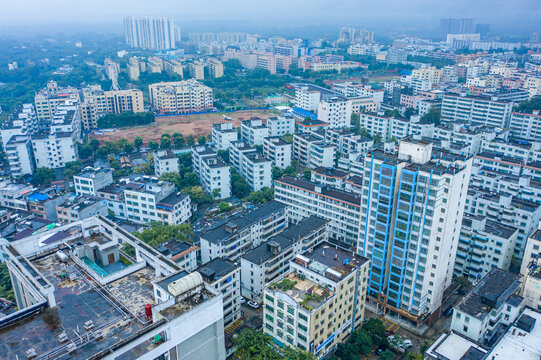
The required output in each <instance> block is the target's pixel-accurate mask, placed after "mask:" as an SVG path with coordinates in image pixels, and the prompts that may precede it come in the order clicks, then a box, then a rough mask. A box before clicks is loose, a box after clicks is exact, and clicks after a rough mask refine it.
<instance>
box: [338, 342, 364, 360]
mask: <svg viewBox="0 0 541 360" xmlns="http://www.w3.org/2000/svg"><path fill="white" fill-rule="evenodd" d="M336 356H338V357H339V358H340V359H341V360H357V359H359V350H358V347H357V345H356V344H354V343H352V342H345V343H339V344H338V346H337V347H336Z"/></svg>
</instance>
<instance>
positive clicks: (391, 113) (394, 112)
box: [385, 109, 400, 118]
mask: <svg viewBox="0 0 541 360" xmlns="http://www.w3.org/2000/svg"><path fill="white" fill-rule="evenodd" d="M385 116H391V117H394V118H396V117H400V112H399V111H398V110H397V109H393V110H387V111H385Z"/></svg>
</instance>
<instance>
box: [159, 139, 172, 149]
mask: <svg viewBox="0 0 541 360" xmlns="http://www.w3.org/2000/svg"><path fill="white" fill-rule="evenodd" d="M160 147H161V148H162V149H170V148H171V138H169V137H162V138H161V139H160Z"/></svg>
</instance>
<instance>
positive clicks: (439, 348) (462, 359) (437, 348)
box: [426, 331, 487, 360]
mask: <svg viewBox="0 0 541 360" xmlns="http://www.w3.org/2000/svg"><path fill="white" fill-rule="evenodd" d="M426 353H427V355H429V356H430V358H436V359H445V360H481V359H483V358H484V355H485V354H486V353H487V349H486V348H485V347H484V346H482V345H480V344H477V343H475V342H473V341H471V340H470V339H468V338H467V337H465V336H463V335H461V334H459V333H456V332H454V331H452V332H450V333H447V334H443V335H441V336H440V337H439V338H438V339H437V340H436V341H435V342H434V344H432V346H430V348H429V349H428V350H427V352H426Z"/></svg>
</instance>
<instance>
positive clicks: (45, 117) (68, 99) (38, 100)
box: [34, 81, 80, 121]
mask: <svg viewBox="0 0 541 360" xmlns="http://www.w3.org/2000/svg"><path fill="white" fill-rule="evenodd" d="M79 101H80V98H79V91H78V90H77V89H76V88H72V87H65V88H59V87H58V84H57V83H56V81H49V82H48V83H47V87H46V88H45V89H43V90H40V91H39V92H38V93H37V94H36V96H35V97H34V102H35V104H36V115H37V116H38V119H39V120H41V121H50V120H52V118H53V116H54V114H55V113H56V110H57V108H58V106H60V105H74V104H77V103H79Z"/></svg>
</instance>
